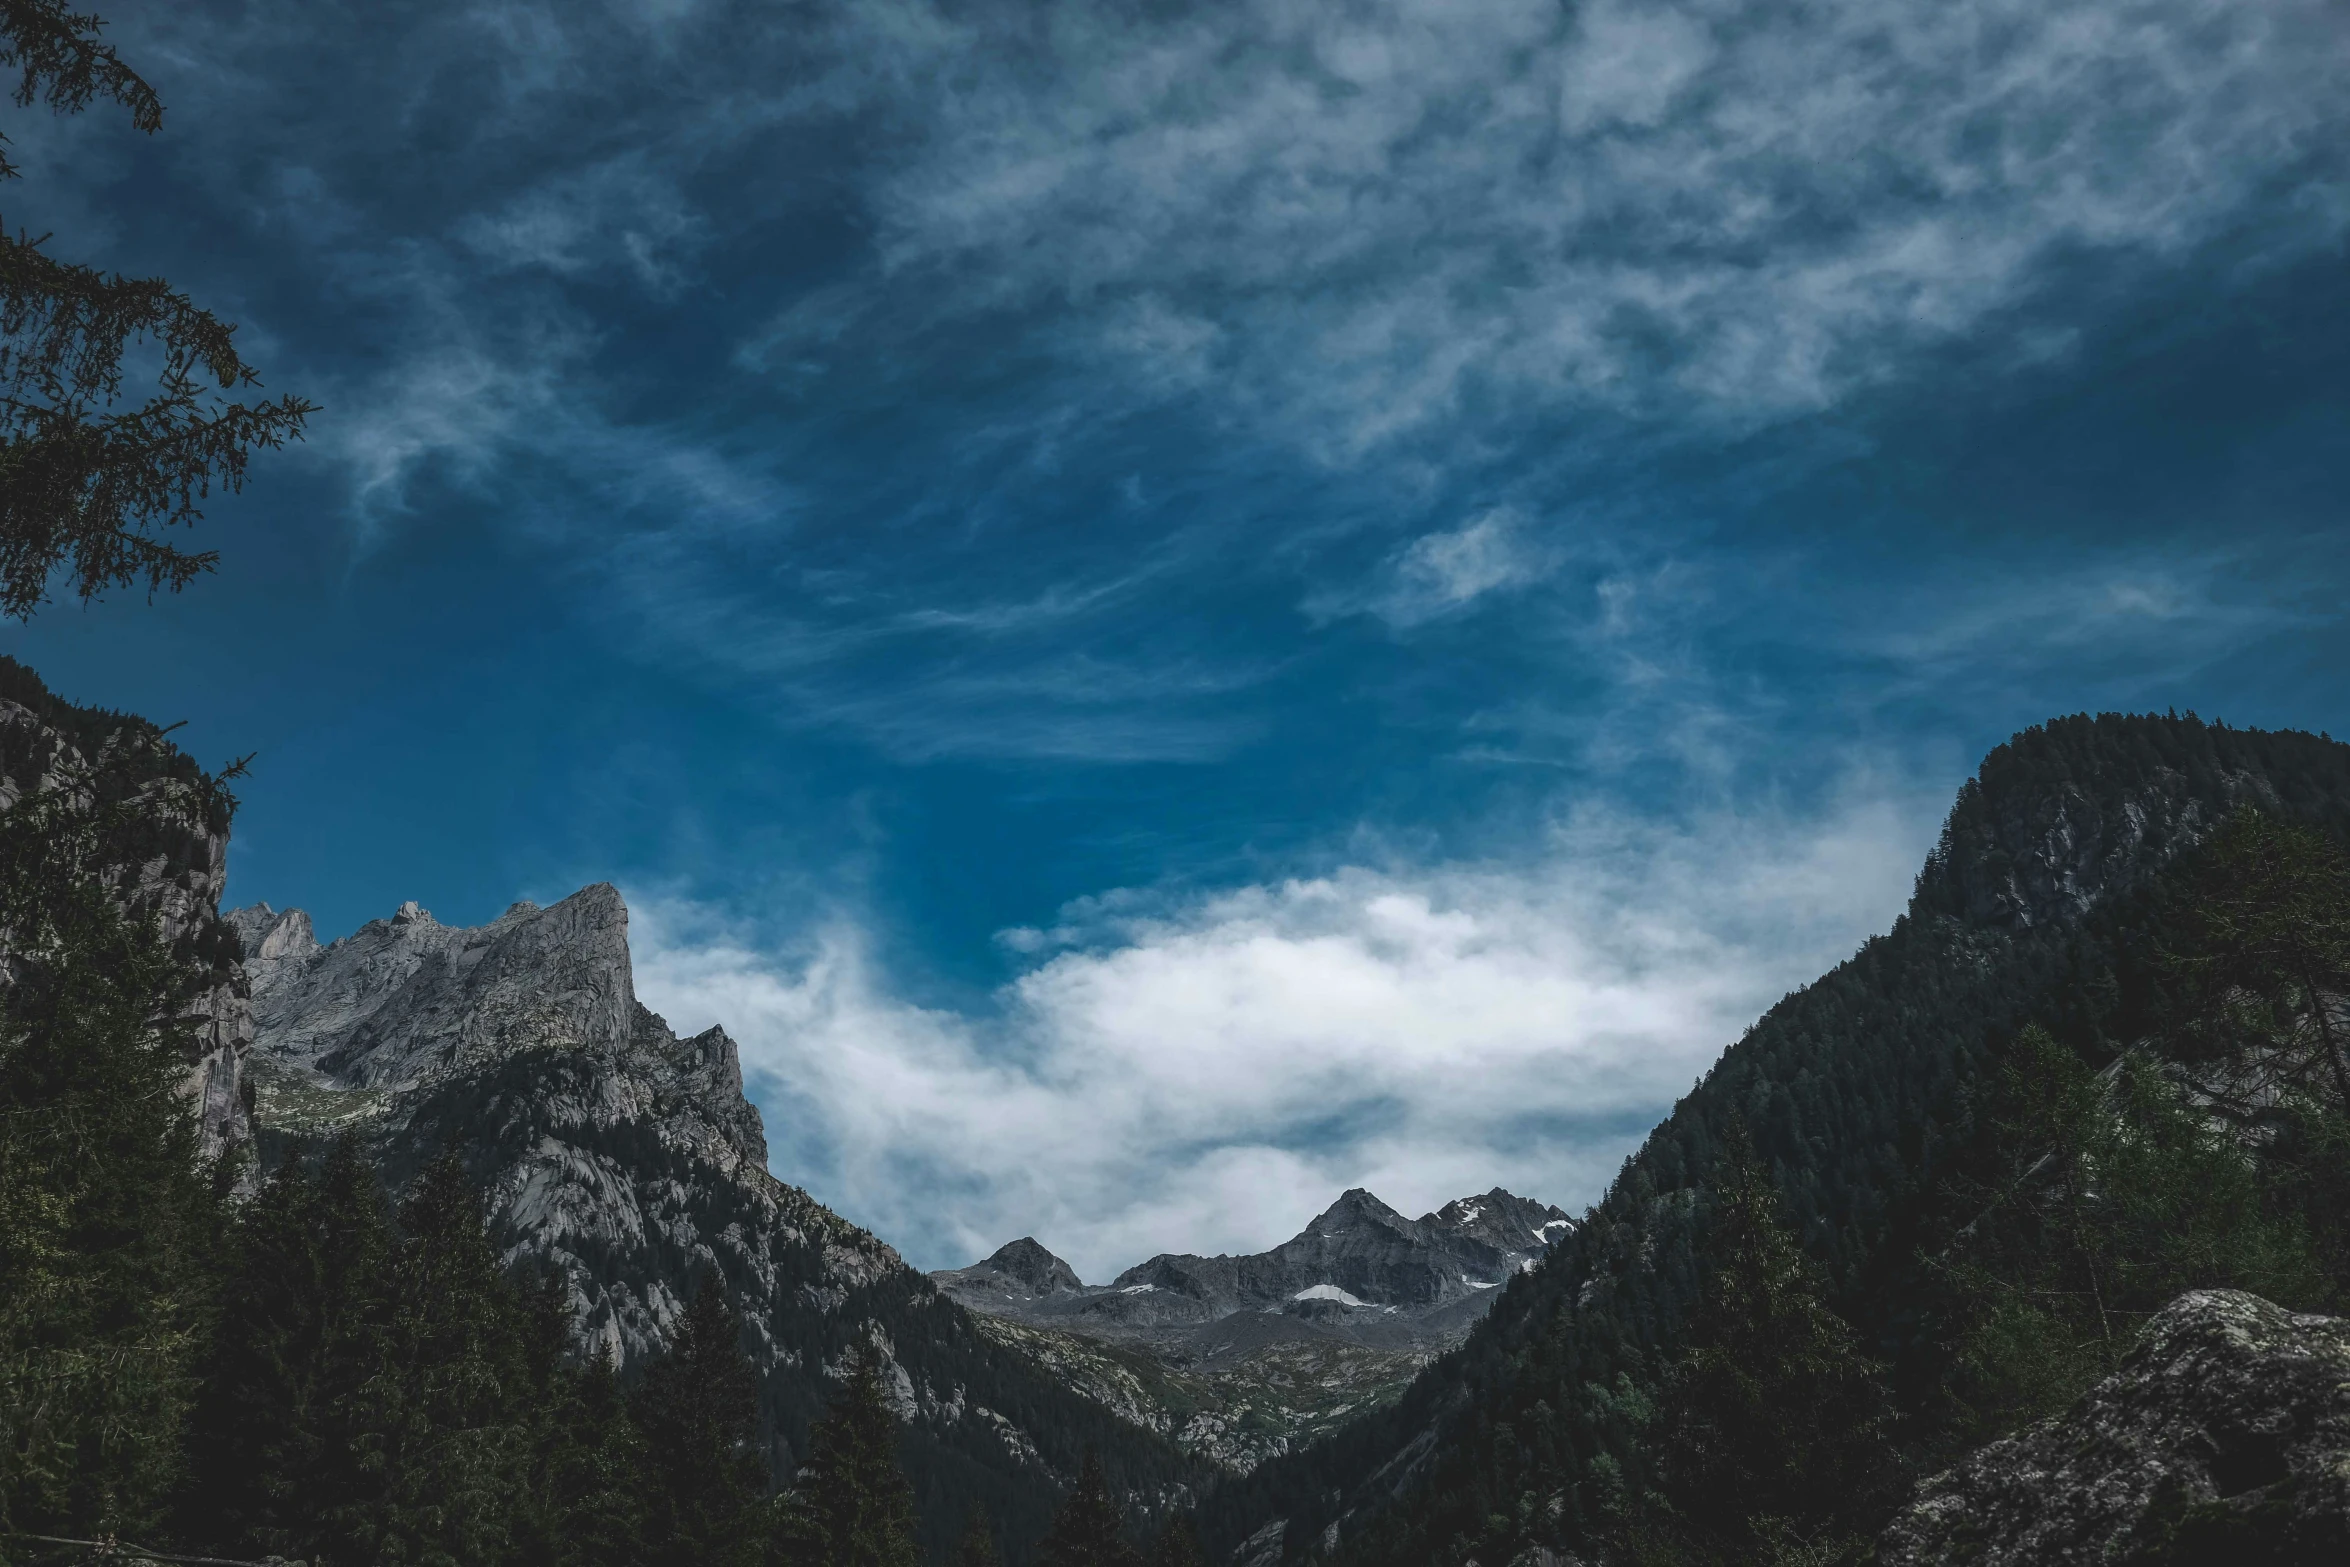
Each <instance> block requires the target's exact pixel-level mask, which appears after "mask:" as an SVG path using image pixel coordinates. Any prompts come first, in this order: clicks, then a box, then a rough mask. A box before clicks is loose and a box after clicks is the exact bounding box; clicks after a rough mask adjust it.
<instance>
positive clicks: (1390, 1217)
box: [1297, 1186, 1412, 1240]
mask: <svg viewBox="0 0 2350 1567" xmlns="http://www.w3.org/2000/svg"><path fill="white" fill-rule="evenodd" d="M1411 1222H1412V1221H1411V1220H1409V1219H1407V1218H1405V1217H1404V1216H1403V1215H1402V1214H1400V1213H1398V1212H1396V1211H1395V1210H1394V1209H1393V1208H1390V1207H1388V1206H1387V1204H1385V1203H1383V1202H1381V1201H1380V1200H1379V1199H1378V1198H1377V1197H1375V1196H1373V1195H1372V1194H1371V1193H1370V1192H1368V1191H1365V1190H1364V1189H1363V1188H1362V1187H1360V1186H1353V1187H1349V1188H1348V1189H1347V1190H1345V1191H1343V1192H1341V1193H1339V1196H1338V1200H1337V1201H1336V1202H1334V1203H1332V1204H1331V1205H1330V1206H1329V1207H1327V1208H1325V1209H1323V1210H1322V1212H1321V1214H1320V1215H1319V1216H1318V1217H1316V1218H1315V1220H1314V1222H1313V1223H1311V1224H1309V1225H1307V1226H1306V1228H1305V1231H1304V1233H1303V1234H1301V1235H1300V1236H1298V1237H1297V1238H1298V1239H1300V1240H1302V1239H1304V1238H1305V1235H1317V1234H1318V1235H1335V1234H1338V1233H1339V1232H1341V1231H1344V1230H1354V1229H1361V1228H1363V1227H1364V1226H1372V1227H1375V1228H1378V1229H1384V1230H1398V1231H1402V1230H1408V1229H1410V1227H1411Z"/></svg>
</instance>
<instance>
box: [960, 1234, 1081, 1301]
mask: <svg viewBox="0 0 2350 1567" xmlns="http://www.w3.org/2000/svg"><path fill="white" fill-rule="evenodd" d="M931 1278H932V1279H934V1280H936V1281H937V1283H938V1285H939V1287H940V1288H941V1289H944V1290H946V1291H947V1293H949V1294H951V1295H953V1296H954V1297H955V1298H956V1299H958V1300H961V1301H963V1303H964V1304H965V1305H970V1306H974V1307H975V1309H978V1310H986V1309H988V1308H986V1307H983V1306H978V1305H977V1302H978V1301H979V1300H981V1299H983V1298H992V1299H995V1300H998V1301H1000V1302H1002V1303H1003V1305H1004V1306H1005V1307H1010V1306H1012V1305H1014V1304H1015V1303H1018V1304H1026V1303H1028V1302H1031V1301H1034V1300H1037V1299H1039V1298H1041V1297H1043V1296H1046V1295H1056V1294H1059V1293H1061V1292H1062V1291H1064V1290H1066V1291H1070V1292H1072V1293H1074V1292H1075V1291H1078V1290H1082V1289H1083V1288H1084V1287H1085V1286H1084V1285H1083V1284H1081V1283H1079V1282H1078V1279H1077V1272H1076V1270H1075V1269H1074V1268H1071V1267H1070V1266H1069V1265H1068V1264H1067V1263H1065V1262H1063V1261H1062V1260H1061V1259H1060V1258H1058V1257H1056V1256H1054V1255H1053V1254H1052V1253H1051V1252H1049V1251H1046V1250H1045V1249H1044V1247H1042V1246H1041V1245H1039V1244H1037V1241H1036V1238H1035V1237H1034V1236H1032V1235H1023V1236H1021V1237H1020V1239H1018V1240H1016V1241H1013V1242H1011V1243H1010V1244H1008V1245H1005V1246H1002V1247H999V1248H998V1249H997V1250H996V1253H995V1255H994V1256H992V1257H989V1258H988V1259H987V1260H986V1261H984V1262H975V1263H973V1264H972V1265H971V1266H970V1267H968V1268H955V1269H951V1270H949V1271H947V1272H944V1273H934V1274H932V1275H931ZM998 1314H999V1315H1006V1316H1008V1315H1012V1313H1011V1312H1010V1311H1009V1310H1004V1311H1001V1312H999V1313H998Z"/></svg>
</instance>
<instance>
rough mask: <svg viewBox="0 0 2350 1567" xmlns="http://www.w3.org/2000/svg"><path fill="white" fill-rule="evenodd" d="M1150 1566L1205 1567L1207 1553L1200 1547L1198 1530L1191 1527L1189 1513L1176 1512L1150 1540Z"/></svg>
mask: <svg viewBox="0 0 2350 1567" xmlns="http://www.w3.org/2000/svg"><path fill="white" fill-rule="evenodd" d="M1150 1567H1207V1554H1206V1553H1205V1552H1204V1551H1202V1550H1201V1549H1200V1543H1199V1530H1198V1529H1196V1528H1194V1527H1193V1525H1192V1521H1191V1514H1189V1513H1177V1514H1176V1515H1175V1516H1174V1517H1172V1518H1169V1519H1168V1520H1167V1524H1166V1527H1165V1528H1163V1529H1161V1530H1160V1531H1159V1537H1158V1538H1157V1539H1156V1540H1154V1541H1152V1542H1151V1554H1150Z"/></svg>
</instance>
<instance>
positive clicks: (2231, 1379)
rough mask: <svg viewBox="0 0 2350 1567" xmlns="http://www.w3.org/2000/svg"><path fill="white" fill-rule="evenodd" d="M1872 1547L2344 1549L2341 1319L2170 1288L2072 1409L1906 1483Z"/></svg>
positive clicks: (2348, 1517) (2347, 1339)
mask: <svg viewBox="0 0 2350 1567" xmlns="http://www.w3.org/2000/svg"><path fill="white" fill-rule="evenodd" d="M1879 1559H1880V1561H1881V1562H1883V1563H1884V1564H1885V1567H1929V1564H1931V1567H1944V1564H1949V1567H1956V1564H1959V1563H1968V1564H1979V1567H2027V1564H2029V1567H2043V1564H2062V1563H2076V1562H2077V1563H2090V1562H2095V1563H2100V1564H2107V1563H2110V1564H2122V1563H2140V1564H2146V1567H2155V1564H2160V1563H2178V1564H2182V1567H2183V1564H2185V1563H2188V1562H2205V1561H2209V1562H2219V1561H2223V1560H2224V1561H2243V1562H2247V1563H2249V1562H2261V1563H2271V1564H2291V1563H2301V1562H2307V1563H2312V1564H2314V1563H2321V1562H2324V1563H2338V1562H2344V1561H2350V1322H2345V1321H2343V1320H2342V1319H2339V1318H2334V1317H2315V1316H2297V1315H2295V1314H2293V1313H2291V1312H2288V1311H2285V1310H2284V1309H2282V1308H2281V1307H2278V1306H2275V1305H2272V1304H2270V1303H2269V1302H2268V1301H2265V1300H2262V1299H2261V1298H2260V1297H2258V1296H2256V1295H2247V1294H2244V1293H2242V1292H2240V1291H2236V1290H2198V1291H2196V1292H2194V1293H2192V1294H2188V1295H2182V1296H2180V1297H2179V1298H2178V1299H2177V1300H2175V1301H2173V1302H2172V1303H2171V1304H2170V1305H2169V1306H2167V1307H2165V1308H2164V1309H2163V1310H2162V1312H2161V1313H2160V1314H2158V1315H2157V1316H2156V1317H2155V1318H2154V1320H2153V1321H2152V1322H2151V1323H2149V1324H2148V1325H2147V1328H2146V1332H2145V1336H2144V1337H2143V1338H2142V1339H2141V1340H2140V1342H2139V1345H2138V1347H2137V1349H2136V1350H2134V1351H2133V1352H2132V1353H2131V1355H2130V1357H2129V1359H2128V1360H2127V1361H2125V1362H2124V1363H2123V1366H2122V1369H2121V1370H2120V1371H2118V1372H2117V1373H2115V1374H2114V1375H2113V1376H2112V1377H2109V1378H2108V1379H2106V1380H2105V1381H2104V1382H2102V1383H2099V1384H2098V1385H2097V1386H2096V1387H2095V1388H2094V1389H2092V1390H2091V1391H2090V1392H2089V1393H2088V1394H2087V1395H2086V1396H2085V1397H2083V1398H2082V1400H2081V1401H2080V1402H2079V1403H2078V1404H2077V1405H2075V1406H2074V1407H2073V1408H2072V1409H2070V1410H2068V1411H2066V1412H2065V1413H2064V1414H2062V1415H2060V1416H2057V1417H2056V1418H2054V1419H2051V1420H2047V1421H2044V1422H2042V1423H2041V1424H2039V1425H2037V1426H2035V1427H2033V1428H2032V1429H2031V1430H2029V1431H2026V1432H2024V1433H2022V1434H2020V1435H2018V1436H2014V1437H2010V1438H2008V1439H2006V1440H2004V1441H2000V1442H1994V1443H1992V1444H1991V1445H1989V1446H1988V1447H1985V1448H1983V1449H1982V1450H1981V1451H1979V1452H1977V1453H1975V1454H1974V1455H1973V1456H1972V1457H1970V1458H1968V1459H1967V1460H1966V1461H1965V1462H1964V1463H1962V1464H1960V1465H1959V1466H1958V1467H1957V1468H1955V1469H1952V1470H1950V1471H1949V1472H1947V1473H1945V1474H1940V1475H1936V1476H1935V1477H1933V1478H1932V1479H1930V1480H1927V1481H1926V1482H1925V1483H1924V1484H1922V1485H1921V1486H1919V1488H1918V1492H1917V1495H1916V1497H1915V1499H1914V1500H1913V1501H1912V1503H1911V1505H1910V1507H1909V1509H1908V1510H1907V1511H1906V1512H1904V1513H1903V1514H1902V1515H1901V1517H1899V1518H1898V1519H1896V1520H1895V1521H1894V1523H1893V1526H1892V1528H1891V1529H1889V1530H1888V1531H1887V1532H1886V1534H1885V1537H1884V1540H1883V1542H1882V1545H1881V1546H1880V1556H1879Z"/></svg>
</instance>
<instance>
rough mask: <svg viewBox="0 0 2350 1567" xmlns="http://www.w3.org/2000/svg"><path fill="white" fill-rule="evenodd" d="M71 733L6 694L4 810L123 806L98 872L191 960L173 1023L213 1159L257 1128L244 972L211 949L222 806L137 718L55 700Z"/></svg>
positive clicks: (0, 780)
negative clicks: (54, 801) (249, 1100)
mask: <svg viewBox="0 0 2350 1567" xmlns="http://www.w3.org/2000/svg"><path fill="white" fill-rule="evenodd" d="M56 712H57V714H62V715H64V717H65V718H66V719H67V720H68V721H70V723H71V726H72V727H71V731H70V732H69V730H68V729H67V728H61V727H59V725H58V724H57V723H53V722H49V721H46V720H44V718H43V717H42V715H40V714H37V713H35V712H34V711H33V710H32V709H31V708H28V707H26V706H25V705H23V704H22V703H20V702H15V701H10V700H7V699H4V698H0V759H4V763H0V811H5V810H13V809H15V808H16V806H17V805H18V804H19V802H20V801H22V800H24V799H25V798H26V797H28V796H32V795H39V794H44V793H50V792H57V793H60V794H61V795H62V796H63V797H64V798H65V799H67V800H70V801H72V802H74V803H75V804H76V805H77V806H79V807H81V808H83V809H93V808H95V807H97V806H98V805H100V804H101V803H103V804H104V805H106V806H108V807H110V808H126V809H120V811H119V823H118V826H119V828H120V830H119V831H117V832H115V833H114V834H112V835H111V836H107V835H102V839H103V841H101V842H99V843H98V844H97V846H96V851H95V852H96V858H97V863H96V864H94V865H93V866H92V867H91V869H92V871H93V872H94V873H95V874H96V875H97V876H98V878H99V879H100V880H101V881H102V883H103V884H105V885H106V886H107V887H108V888H109V889H110V890H111V891H112V893H113V894H114V896H115V897H116V898H117V899H119V900H120V903H121V905H122V907H123V909H124V910H125V911H126V912H128V913H129V914H131V915H132V916H133V917H134V918H143V919H147V920H150V921H152V922H153V923H154V925H155V928H156V929H157V931H158V932H159V933H160V934H161V935H162V937H163V939H164V941H165V942H166V943H168V944H170V945H171V946H173V947H174V948H175V949H177V950H178V951H179V952H180V953H181V954H182V956H183V958H184V959H185V961H186V962H187V964H188V970H187V972H188V974H189V976H190V980H189V988H188V990H187V991H186V992H185V996H186V999H185V1001H184V1002H183V1003H182V1004H181V1009H180V1012H179V1014H178V1016H177V1017H176V1018H174V1019H173V1020H172V1021H174V1022H175V1023H177V1024H178V1025H179V1026H180V1027H181V1028H182V1029H183V1030H184V1031H185V1034H186V1037H187V1040H188V1045H187V1054H186V1066H187V1074H186V1076H185V1077H184V1078H183V1079H182V1080H181V1086H180V1091H181V1093H182V1094H183V1095H185V1096H186V1098H187V1099H188V1100H189V1102H190V1103H191V1104H192V1105H193V1106H194V1108H195V1110H196V1114H197V1117H198V1122H199V1127H200V1131H201V1143H200V1147H201V1151H202V1152H203V1154H204V1156H205V1157H207V1158H210V1157H212V1156H214V1155H217V1154H218V1153H220V1152H221V1151H222V1150H223V1149H224V1148H226V1147H228V1146H229V1145H230V1144H232V1143H236V1142H241V1141H243V1140H244V1139H245V1138H246V1137H247V1136H249V1135H250V1132H251V1127H250V1125H249V1123H248V1121H247V1118H246V1107H245V1098H246V1085H245V1076H244V1066H245V1059H246V1053H247V1051H248V1049H249V1048H250V1046H251V1044H252V1041H253V1014H252V1007H251V1005H250V1001H249V997H248V993H247V990H246V984H245V976H244V974H243V972H242V971H241V970H239V969H238V968H237V966H236V965H235V963H234V962H233V961H231V960H230V959H229V957H227V956H223V957H222V958H221V959H220V960H219V961H218V962H215V961H213V960H212V959H210V958H207V957H206V956H204V955H203V954H204V951H205V949H207V948H208V947H210V946H212V945H213V943H211V942H208V941H207V940H206V938H207V937H208V936H209V935H210V934H211V933H212V932H213V931H214V930H215V929H216V928H217V927H218V926H219V924H220V895H221V892H222V891H223V890H224V888H225V887H226V886H227V882H228V829H227V818H226V814H225V812H222V813H219V816H218V819H217V820H215V813H214V812H213V811H212V810H211V809H210V808H209V806H208V804H207V794H208V791H207V790H206V789H205V787H203V784H202V781H201V779H202V775H201V774H199V773H198V772H197V771H196V769H195V767H194V764H193V763H191V762H189V761H188V760H187V758H185V757H184V756H182V755H180V753H179V752H177V751H176V750H175V749H174V748H173V747H172V746H171V745H170V744H169V743H168V742H166V741H164V740H163V738H162V735H161V732H160V731H158V730H156V729H155V728H154V726H153V725H151V724H148V723H146V722H145V721H143V720H140V719H132V718H125V717H123V716H121V715H119V714H113V713H105V712H101V711H99V710H97V709H92V708H73V707H71V706H70V705H68V704H64V703H58V704H57V706H56Z"/></svg>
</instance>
